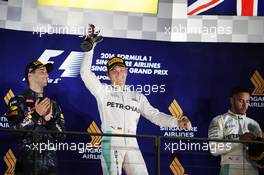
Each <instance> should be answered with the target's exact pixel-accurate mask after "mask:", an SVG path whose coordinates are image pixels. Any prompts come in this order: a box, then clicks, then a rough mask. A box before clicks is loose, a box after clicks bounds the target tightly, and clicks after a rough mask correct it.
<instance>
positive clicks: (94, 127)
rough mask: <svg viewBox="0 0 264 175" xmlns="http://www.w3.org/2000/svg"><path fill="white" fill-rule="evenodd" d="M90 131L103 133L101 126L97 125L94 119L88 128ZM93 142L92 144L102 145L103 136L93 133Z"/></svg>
mask: <svg viewBox="0 0 264 175" xmlns="http://www.w3.org/2000/svg"><path fill="white" fill-rule="evenodd" d="M87 132H88V133H95V134H101V133H102V132H101V130H100V129H99V127H98V126H97V125H96V123H95V122H94V121H93V122H92V123H91V124H90V125H89V127H88V128H87ZM91 139H92V140H91V144H92V145H100V144H101V141H102V136H93V135H91Z"/></svg>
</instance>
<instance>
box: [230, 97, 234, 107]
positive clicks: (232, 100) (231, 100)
mask: <svg viewBox="0 0 264 175" xmlns="http://www.w3.org/2000/svg"><path fill="white" fill-rule="evenodd" d="M229 101H230V105H232V104H233V103H234V97H230V98H229Z"/></svg>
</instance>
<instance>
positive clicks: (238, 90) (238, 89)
mask: <svg viewBox="0 0 264 175" xmlns="http://www.w3.org/2000/svg"><path fill="white" fill-rule="evenodd" d="M243 92H245V93H249V94H250V92H249V90H248V88H246V87H244V86H235V87H233V88H232V89H231V92H230V97H233V96H234V95H237V94H240V93H243Z"/></svg>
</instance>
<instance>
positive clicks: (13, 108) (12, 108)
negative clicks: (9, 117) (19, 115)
mask: <svg viewBox="0 0 264 175" xmlns="http://www.w3.org/2000/svg"><path fill="white" fill-rule="evenodd" d="M9 109H10V111H14V110H17V106H10V108H9Z"/></svg>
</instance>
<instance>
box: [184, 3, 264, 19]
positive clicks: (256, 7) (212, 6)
mask: <svg viewBox="0 0 264 175" xmlns="http://www.w3.org/2000/svg"><path fill="white" fill-rule="evenodd" d="M188 15H231V16H264V0H188Z"/></svg>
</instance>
